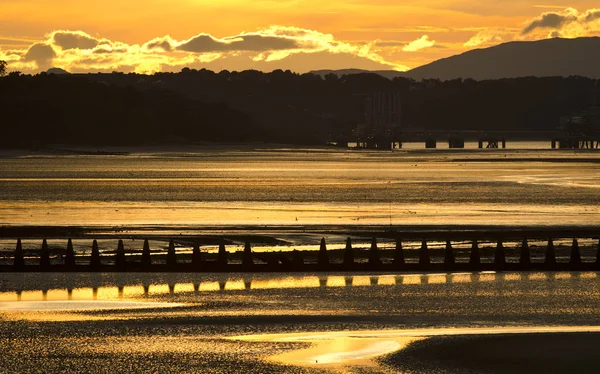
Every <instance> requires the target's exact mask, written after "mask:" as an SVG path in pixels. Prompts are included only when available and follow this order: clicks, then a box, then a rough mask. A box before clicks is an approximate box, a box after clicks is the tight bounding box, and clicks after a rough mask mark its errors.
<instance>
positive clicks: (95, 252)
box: [90, 239, 100, 269]
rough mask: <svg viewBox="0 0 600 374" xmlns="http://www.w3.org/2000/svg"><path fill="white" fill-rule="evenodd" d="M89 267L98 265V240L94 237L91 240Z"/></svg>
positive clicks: (97, 266) (95, 267)
mask: <svg viewBox="0 0 600 374" xmlns="http://www.w3.org/2000/svg"><path fill="white" fill-rule="evenodd" d="M90 267H91V268H92V269H98V268H99V267H100V250H99V249H98V241H97V240H96V239H94V241H93V242H92V256H91V258H90Z"/></svg>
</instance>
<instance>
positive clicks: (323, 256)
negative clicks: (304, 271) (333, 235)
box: [317, 238, 329, 270]
mask: <svg viewBox="0 0 600 374" xmlns="http://www.w3.org/2000/svg"><path fill="white" fill-rule="evenodd" d="M317 268H318V269H319V270H328V269H329V255H328V254H327V244H325V238H322V239H321V247H320V248H319V254H318V257H317Z"/></svg>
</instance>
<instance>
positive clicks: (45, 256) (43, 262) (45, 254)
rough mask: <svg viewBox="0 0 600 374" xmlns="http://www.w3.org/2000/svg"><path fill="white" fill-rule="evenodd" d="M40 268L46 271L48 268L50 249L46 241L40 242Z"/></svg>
mask: <svg viewBox="0 0 600 374" xmlns="http://www.w3.org/2000/svg"><path fill="white" fill-rule="evenodd" d="M40 268H41V269H42V270H48V269H49V268H50V249H48V242H47V241H46V239H44V240H43V241H42V249H41V250H40Z"/></svg>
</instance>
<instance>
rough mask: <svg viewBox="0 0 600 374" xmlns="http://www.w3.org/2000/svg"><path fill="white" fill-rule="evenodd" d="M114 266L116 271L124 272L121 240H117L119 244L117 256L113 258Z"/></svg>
mask: <svg viewBox="0 0 600 374" xmlns="http://www.w3.org/2000/svg"><path fill="white" fill-rule="evenodd" d="M115 266H116V267H117V270H120V271H123V270H125V246H124V245H123V240H121V239H119V244H118V245H117V254H116V256H115Z"/></svg>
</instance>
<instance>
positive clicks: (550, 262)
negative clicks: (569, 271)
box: [544, 239, 556, 270]
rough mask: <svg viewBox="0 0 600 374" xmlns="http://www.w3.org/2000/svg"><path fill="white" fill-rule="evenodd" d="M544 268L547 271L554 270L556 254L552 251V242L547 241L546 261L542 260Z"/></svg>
mask: <svg viewBox="0 0 600 374" xmlns="http://www.w3.org/2000/svg"><path fill="white" fill-rule="evenodd" d="M544 266H545V267H546V269H548V270H552V269H555V268H556V252H555V250H554V241H553V240H552V239H549V240H548V246H547V247H546V259H545V260H544Z"/></svg>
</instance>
